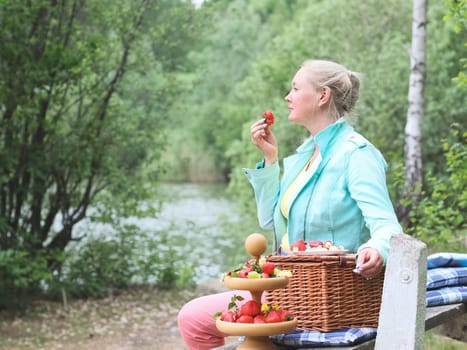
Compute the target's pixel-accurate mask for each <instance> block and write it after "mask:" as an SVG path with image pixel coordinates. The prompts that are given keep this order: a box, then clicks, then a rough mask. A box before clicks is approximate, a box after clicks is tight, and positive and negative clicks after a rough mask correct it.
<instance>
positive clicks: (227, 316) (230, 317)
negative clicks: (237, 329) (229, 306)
mask: <svg viewBox="0 0 467 350" xmlns="http://www.w3.org/2000/svg"><path fill="white" fill-rule="evenodd" d="M221 320H222V321H226V322H235V313H234V312H233V311H232V310H228V311H224V312H223V313H222V315H221Z"/></svg>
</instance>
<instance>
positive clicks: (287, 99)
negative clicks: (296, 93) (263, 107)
mask: <svg viewBox="0 0 467 350" xmlns="http://www.w3.org/2000/svg"><path fill="white" fill-rule="evenodd" d="M284 100H285V101H287V102H290V91H289V92H288V93H287V95H285V96H284Z"/></svg>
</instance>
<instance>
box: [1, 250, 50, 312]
mask: <svg viewBox="0 0 467 350" xmlns="http://www.w3.org/2000/svg"><path fill="white" fill-rule="evenodd" d="M51 278H52V275H51V274H50V272H48V270H47V261H46V259H45V258H44V257H43V256H38V255H36V256H32V255H31V254H29V253H28V252H25V251H18V250H16V251H15V250H12V249H7V250H0V286H1V287H0V310H1V309H13V310H14V309H22V308H24V307H25V306H26V305H27V304H28V303H29V302H30V301H31V298H32V297H33V296H34V295H38V294H39V293H40V292H41V283H43V282H44V281H49V280H51Z"/></svg>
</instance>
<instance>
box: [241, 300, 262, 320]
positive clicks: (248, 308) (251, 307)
mask: <svg viewBox="0 0 467 350" xmlns="http://www.w3.org/2000/svg"><path fill="white" fill-rule="evenodd" d="M240 310H241V314H242V316H243V315H248V316H256V315H258V314H259V313H260V312H261V306H260V305H259V304H258V303H257V302H256V301H255V300H248V301H247V302H246V303H245V304H243V305H242V307H241V309H240Z"/></svg>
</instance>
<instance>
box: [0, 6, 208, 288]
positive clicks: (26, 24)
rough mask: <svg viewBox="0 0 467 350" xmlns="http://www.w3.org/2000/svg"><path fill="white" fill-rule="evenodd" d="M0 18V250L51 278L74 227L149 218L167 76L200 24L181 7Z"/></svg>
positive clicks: (169, 97) (52, 11)
mask: <svg viewBox="0 0 467 350" xmlns="http://www.w3.org/2000/svg"><path fill="white" fill-rule="evenodd" d="M0 13H1V14H2V15H1V17H0V25H1V26H2V31H1V33H0V41H1V42H2V49H1V50H0V115H1V118H0V120H1V121H0V175H1V178H2V182H1V184H0V249H3V250H7V249H12V250H15V251H16V250H17V251H19V252H22V251H25V252H26V253H28V255H26V256H35V255H36V254H40V255H43V256H45V257H46V258H47V268H48V269H49V271H55V270H56V269H60V264H61V263H62V262H63V260H62V259H61V258H60V254H56V252H63V251H65V249H66V248H67V246H68V244H69V243H70V242H71V241H72V240H74V239H75V238H77V237H78V235H77V234H76V230H75V229H74V228H75V225H76V224H77V223H79V222H80V221H81V220H83V219H84V218H87V217H89V216H91V217H92V219H93V220H95V221H98V222H104V223H113V222H116V223H118V218H121V217H128V216H141V215H148V214H149V215H154V214H155V213H156V211H157V208H156V207H155V206H148V205H146V206H141V205H140V203H141V202H142V201H143V200H145V199H148V198H151V199H154V196H155V192H154V189H155V188H156V186H155V185H154V183H155V181H157V179H158V176H159V174H160V173H161V172H162V170H161V165H160V162H159V159H160V157H161V154H162V151H163V146H164V143H165V142H166V140H165V139H164V132H163V129H164V128H165V127H167V125H166V124H164V120H165V119H166V118H165V113H167V109H168V108H169V107H170V106H171V104H172V103H173V101H174V100H175V98H174V96H175V94H176V92H177V91H178V90H179V88H178V86H177V84H178V78H177V79H174V75H175V72H177V71H181V70H182V69H183V67H182V66H183V62H184V58H185V55H186V54H187V52H188V51H190V50H193V49H195V48H196V45H195V43H196V41H194V38H195V37H196V36H197V30H196V25H197V24H198V23H199V22H197V21H192V20H191V19H192V17H193V16H194V15H195V10H194V5H193V4H191V3H190V2H186V1H183V0H180V1H156V0H145V1H137V2H135V1H130V0H116V1H113V0H112V1H109V0H104V1H96V0H92V1H86V2H73V1H61V2H59V3H57V2H50V1H45V0H38V1H34V2H30V3H24V2H17V1H12V0H6V1H2V2H0ZM174 22H180V23H182V24H181V25H178V26H174V25H170V24H171V23H174ZM193 23H194V24H193ZM182 42H185V45H181V43H182ZM153 202H154V201H153V200H152V201H151V203H153ZM81 235H82V236H79V238H80V239H82V238H83V237H84V236H86V235H88V232H81ZM113 248H116V247H113V246H111V245H110V244H109V245H106V244H103V245H100V244H97V245H96V247H95V248H94V249H97V251H99V252H102V253H103V254H104V255H106V254H107V252H108V250H109V251H110V250H111V249H113ZM95 253H96V251H92V250H89V251H86V254H88V255H90V256H95V255H96V254H95ZM25 259H26V258H25ZM115 268H116V269H118V270H122V269H123V270H124V269H125V268H126V267H125V266H123V265H118V264H116V266H115ZM96 273H100V272H99V271H97V272H96ZM122 279H123V280H125V279H126V276H125V275H122ZM90 283H93V282H92V281H91V280H90ZM109 283H111V284H113V285H117V286H118V285H120V284H121V283H123V282H122V281H119V280H110V281H109ZM96 293H97V294H99V293H101V291H100V290H99V288H98V287H96Z"/></svg>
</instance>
